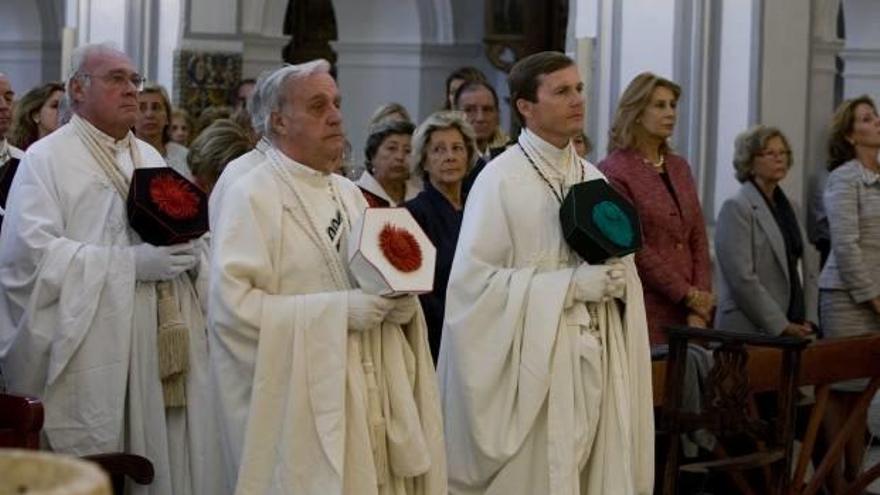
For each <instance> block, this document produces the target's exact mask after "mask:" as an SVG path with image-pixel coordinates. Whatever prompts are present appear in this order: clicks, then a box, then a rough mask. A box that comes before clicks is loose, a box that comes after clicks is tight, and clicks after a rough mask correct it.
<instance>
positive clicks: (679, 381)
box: [660, 327, 809, 495]
mask: <svg viewBox="0 0 880 495" xmlns="http://www.w3.org/2000/svg"><path fill="white" fill-rule="evenodd" d="M668 335H669V355H668V356H667V361H666V384H665V391H666V394H665V398H664V401H663V407H662V414H661V422H660V424H661V428H662V429H663V432H664V433H665V434H667V435H668V436H667V439H666V440H667V442H666V444H667V449H666V463H665V470H664V475H663V485H662V493H663V494H665V495H673V494H675V493H677V491H676V490H677V484H678V478H679V474H680V473H681V472H689V473H694V474H701V475H704V476H708V475H710V474H713V473H725V474H727V475H729V476H731V478H732V479H733V481H734V483H735V484H736V485H737V486H738V487H739V488H740V491H742V492H744V493H772V494H782V493H783V492H784V489H785V487H786V486H787V485H788V479H789V473H790V466H791V458H792V445H793V442H794V419H795V396H796V393H797V379H798V374H799V371H800V357H801V352H802V351H803V349H804V348H805V347H806V346H807V344H808V342H809V341H807V340H805V339H800V338H790V337H765V336H761V335H755V334H744V333H735V332H727V331H718V330H704V329H696V328H687V327H675V328H669V329H668ZM694 341H702V342H708V343H711V344H712V345H717V347H716V348H715V349H714V351H713V356H714V361H715V362H714V365H713V367H712V369H711V370H710V371H709V374H708V376H707V377H706V381H705V383H704V385H703V387H704V388H703V391H704V392H703V410H702V411H701V412H699V413H693V412H688V411H685V410H683V409H682V404H681V401H682V388H683V386H684V377H685V365H686V362H685V360H686V359H687V347H688V343H689V342H694ZM746 346H756V347H764V348H772V349H778V350H780V351H781V352H782V361H781V363H780V366H778V368H777V369H776V370H775V371H773V372H774V373H776V374H777V376H778V377H779V383H780V386H779V389H778V393H777V407H776V409H777V412H776V416H775V417H774V418H773V419H772V420H770V421H765V420H762V419H760V418H759V417H758V416H757V414H756V408H755V406H754V403H753V401H752V396H751V394H750V392H751V387H750V382H749V373H748V361H749V352H748V349H747V347H746ZM699 429H705V430H708V431H709V432H711V433H712V434H714V435H715V436H716V438H718V439H719V448H718V449H716V454H719V456H720V457H721V458H719V459H716V460H712V461H704V462H695V463H689V464H682V463H681V454H680V450H681V443H680V438H681V434H682V433H687V432H691V431H696V430H699ZM733 436H737V437H744V438H751V439H752V442H753V444H754V445H755V446H756V448H755V451H754V452H751V453H749V454H746V455H738V456H727V455H726V453H725V451H724V447H723V445H724V442H723V440H724V439H725V438H730V437H733ZM756 468H761V469H763V471H764V477H765V486H763V487H762V488H761V489H759V490H756V491H752V490H751V488H750V485H749V484H748V482H747V481H746V478H745V477H744V476H743V473H741V472H742V471H746V470H752V469H756Z"/></svg>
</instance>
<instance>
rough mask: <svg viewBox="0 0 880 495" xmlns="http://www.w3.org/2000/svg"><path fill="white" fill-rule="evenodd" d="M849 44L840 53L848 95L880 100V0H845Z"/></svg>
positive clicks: (846, 96) (847, 96) (845, 96)
mask: <svg viewBox="0 0 880 495" xmlns="http://www.w3.org/2000/svg"><path fill="white" fill-rule="evenodd" d="M843 18H844V23H845V26H846V27H845V29H846V45H845V47H844V49H843V51H842V52H841V54H840V56H841V58H842V59H843V63H844V69H843V78H844V90H843V95H844V98H853V97H856V96H860V95H863V94H868V95H871V96H872V97H873V98H874V99H875V100H878V99H880V1H877V0H843Z"/></svg>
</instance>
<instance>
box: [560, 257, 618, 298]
mask: <svg viewBox="0 0 880 495" xmlns="http://www.w3.org/2000/svg"><path fill="white" fill-rule="evenodd" d="M569 290H570V291H573V292H572V294H571V295H572V296H573V298H574V300H576V301H582V302H594V303H598V302H604V301H607V300H608V299H610V298H612V297H616V298H621V299H622V298H623V297H625V295H626V268H625V267H624V265H623V263H621V262H620V261H612V262H611V263H608V264H604V265H590V264H587V263H581V265H580V266H579V267H577V269H576V270H575V272H574V276H573V277H572V279H571V287H570V288H569Z"/></svg>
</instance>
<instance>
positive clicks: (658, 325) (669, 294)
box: [599, 150, 712, 345]
mask: <svg viewBox="0 0 880 495" xmlns="http://www.w3.org/2000/svg"><path fill="white" fill-rule="evenodd" d="M599 169H600V170H602V172H603V173H605V175H606V176H607V177H608V180H609V181H610V182H611V184H612V185H614V187H615V188H616V189H617V190H618V191H619V192H620V193H621V194H623V195H624V196H626V197H627V198H628V199H629V200H630V201H631V202H632V203H633V205H635V207H636V210H637V211H638V212H639V219H640V221H641V224H642V249H641V250H640V251H639V252H638V253H637V254H636V266H638V268H639V276H640V277H641V279H642V285H643V286H644V292H645V310H646V311H647V314H648V330H649V333H650V340H651V345H657V344H663V343H665V342H666V332H664V331H663V327H664V326H666V325H684V324H685V322H686V319H687V314H688V310H687V307H686V306H685V304H684V298H685V296H686V295H687V292H688V290H689V289H690V288H691V287H697V288H699V289H702V290H705V291H711V290H712V268H711V262H710V260H709V243H708V240H707V238H706V225H705V222H704V221H703V212H702V210H701V208H700V200H699V197H698V196H697V190H696V187H695V186H694V180H693V177H692V176H691V171H690V167H689V166H688V163H687V162H686V161H685V160H684V158H682V157H680V156H678V155H674V154H671V153H669V154H667V155H666V170H667V172H668V174H669V178H670V180H671V182H672V187H673V189H674V190H675V194H676V197H677V198H678V202H679V204H680V206H681V212H679V209H678V207H677V206H676V204H675V200H674V199H673V198H672V196H671V195H670V194H669V191H668V189H667V188H666V185H665V184H664V183H663V178H662V177H661V176H660V174H658V173H657V172H656V171H654V169H653V168H652V167H651V165H649V164H647V163H645V162H644V161H642V158H641V155H640V154H639V153H638V152H636V151H632V150H616V151H614V152H613V153H611V154H610V155H609V156H608V157H607V158H605V160H603V161H602V162H601V163H600V164H599Z"/></svg>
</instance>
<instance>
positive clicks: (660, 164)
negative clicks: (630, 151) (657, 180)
mask: <svg viewBox="0 0 880 495" xmlns="http://www.w3.org/2000/svg"><path fill="white" fill-rule="evenodd" d="M642 161H643V162H645V163H647V164H648V165H650V166H652V167H654V169H655V170H657V171H660V170H663V165H665V164H666V155H660V161H659V162H652V161H651V160H648V159H647V158H644V157H642Z"/></svg>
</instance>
